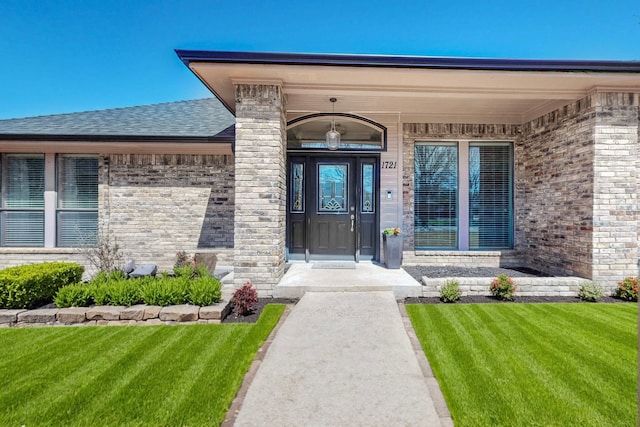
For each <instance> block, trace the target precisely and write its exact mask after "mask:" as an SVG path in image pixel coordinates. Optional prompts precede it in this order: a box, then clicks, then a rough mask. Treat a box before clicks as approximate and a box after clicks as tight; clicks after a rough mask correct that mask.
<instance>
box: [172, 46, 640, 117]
mask: <svg viewBox="0 0 640 427" xmlns="http://www.w3.org/2000/svg"><path fill="white" fill-rule="evenodd" d="M176 54H177V55H178V57H179V58H180V60H182V62H183V63H184V64H185V65H186V66H187V67H189V64H191V63H192V62H209V63H221V64H231V63H235V64H263V65H264V64H273V65H317V66H340V67H378V68H419V69H420V68H421V69H451V70H490V71H491V70H493V71H550V72H608V73H640V61H608V60H607V61H604V60H535V59H494V58H455V57H428V56H391V55H349V54H309V53H273V52H233V51H210V50H182V49H176ZM196 75H197V74H196ZM198 78H200V77H198ZM200 80H202V79H200ZM209 89H211V88H209ZM212 92H213V91H212ZM214 94H215V92H214ZM227 108H228V106H227Z"/></svg>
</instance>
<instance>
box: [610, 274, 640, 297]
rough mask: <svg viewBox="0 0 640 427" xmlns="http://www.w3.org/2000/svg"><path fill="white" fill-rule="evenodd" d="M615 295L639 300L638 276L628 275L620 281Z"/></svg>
mask: <svg viewBox="0 0 640 427" xmlns="http://www.w3.org/2000/svg"><path fill="white" fill-rule="evenodd" d="M613 296H615V297H616V298H620V299H623V300H625V301H638V278H637V277H626V278H625V279H624V280H623V281H621V282H618V287H617V288H616V290H615V291H614V292H613Z"/></svg>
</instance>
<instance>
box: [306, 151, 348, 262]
mask: <svg viewBox="0 0 640 427" xmlns="http://www.w3.org/2000/svg"><path fill="white" fill-rule="evenodd" d="M310 166H311V169H312V171H313V173H312V174H311V176H310V178H311V179H310V182H309V185H310V186H311V188H312V189H313V190H315V191H313V193H315V197H311V199H312V200H309V199H307V200H309V201H310V202H311V203H310V206H309V208H310V212H309V217H308V218H309V254H310V256H311V257H314V258H318V259H320V258H325V257H327V256H330V257H331V258H347V259H353V258H354V257H355V253H356V246H355V244H356V239H355V221H356V192H355V177H354V169H355V161H354V159H349V158H338V159H332V158H323V157H318V158H313V159H312V161H311V162H310Z"/></svg>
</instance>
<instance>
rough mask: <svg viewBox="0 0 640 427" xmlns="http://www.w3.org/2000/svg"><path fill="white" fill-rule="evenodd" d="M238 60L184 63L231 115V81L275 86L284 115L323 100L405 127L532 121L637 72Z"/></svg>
mask: <svg viewBox="0 0 640 427" xmlns="http://www.w3.org/2000/svg"><path fill="white" fill-rule="evenodd" d="M178 54H179V55H180V52H178ZM183 60H184V59H183ZM243 61H244V60H243V59H240V60H238V62H231V61H228V62H216V61H207V60H202V61H198V60H190V61H188V66H189V68H190V69H191V70H192V71H193V72H194V73H195V74H196V75H197V76H198V77H199V78H200V79H201V80H202V81H203V82H204V83H205V84H206V85H207V86H208V87H209V88H210V89H211V91H212V92H213V93H214V94H216V96H218V98H220V100H221V101H222V102H224V103H225V104H226V105H227V107H228V108H229V109H230V110H231V111H232V112H233V111H235V90H234V84H235V83H268V82H278V83H282V87H283V90H284V93H285V95H286V97H287V112H288V114H289V115H290V117H295V116H300V115H303V114H310V113H320V112H330V111H331V103H330V102H329V98H330V97H336V98H338V102H337V103H336V105H335V107H336V112H341V113H352V114H361V115H365V116H366V115H370V114H393V115H394V116H398V117H399V118H400V120H402V121H404V122H458V123H505V124H510V123H523V122H526V121H528V120H531V119H534V118H536V117H538V116H540V115H542V114H544V113H546V112H549V111H552V110H554V109H556V108H559V107H561V106H563V105H566V104H567V103H569V102H572V101H574V100H577V99H580V98H582V97H584V96H586V95H587V94H589V93H590V92H593V91H598V90H600V91H608V90H615V91H631V92H640V73H638V71H637V70H635V69H631V70H626V71H620V70H615V71H610V72H607V71H606V70H604V71H603V70H595V69H594V70H589V69H586V70H585V69H580V68H579V67H578V70H577V71H576V70H568V69H567V70H562V69H560V70H559V71H557V70H549V69H544V70H535V69H534V70H529V69H527V70H517V69H515V70H514V69H508V70H507V69H464V67H457V68H456V67H454V68H455V69H451V68H444V67H440V68H429V67H416V68H411V66H410V65H406V64H405V65H403V66H402V67H393V66H382V67H380V66H375V65H374V66H365V65H360V66H357V65H351V66H350V65H345V64H338V65H326V64H322V65H315V64H311V65H309V64H304V63H295V62H291V61H290V62H289V63H287V64H278V63H273V62H272V63H248V62H243ZM471 61H472V60H471ZM479 61H482V60H479ZM513 62H514V63H516V62H517V61H513ZM530 62H531V63H534V61H530ZM584 64H587V63H583V65H584ZM631 68H633V67H631ZM639 69H640V68H639Z"/></svg>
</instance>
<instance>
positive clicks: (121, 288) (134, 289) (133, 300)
mask: <svg viewBox="0 0 640 427" xmlns="http://www.w3.org/2000/svg"><path fill="white" fill-rule="evenodd" d="M140 285H141V283H140V280H136V279H130V280H121V281H117V282H113V283H111V284H109V285H107V286H106V288H107V293H108V295H109V297H108V298H109V304H111V305H124V306H126V307H131V306H132V305H135V304H139V303H141V302H142V292H141V287H140Z"/></svg>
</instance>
